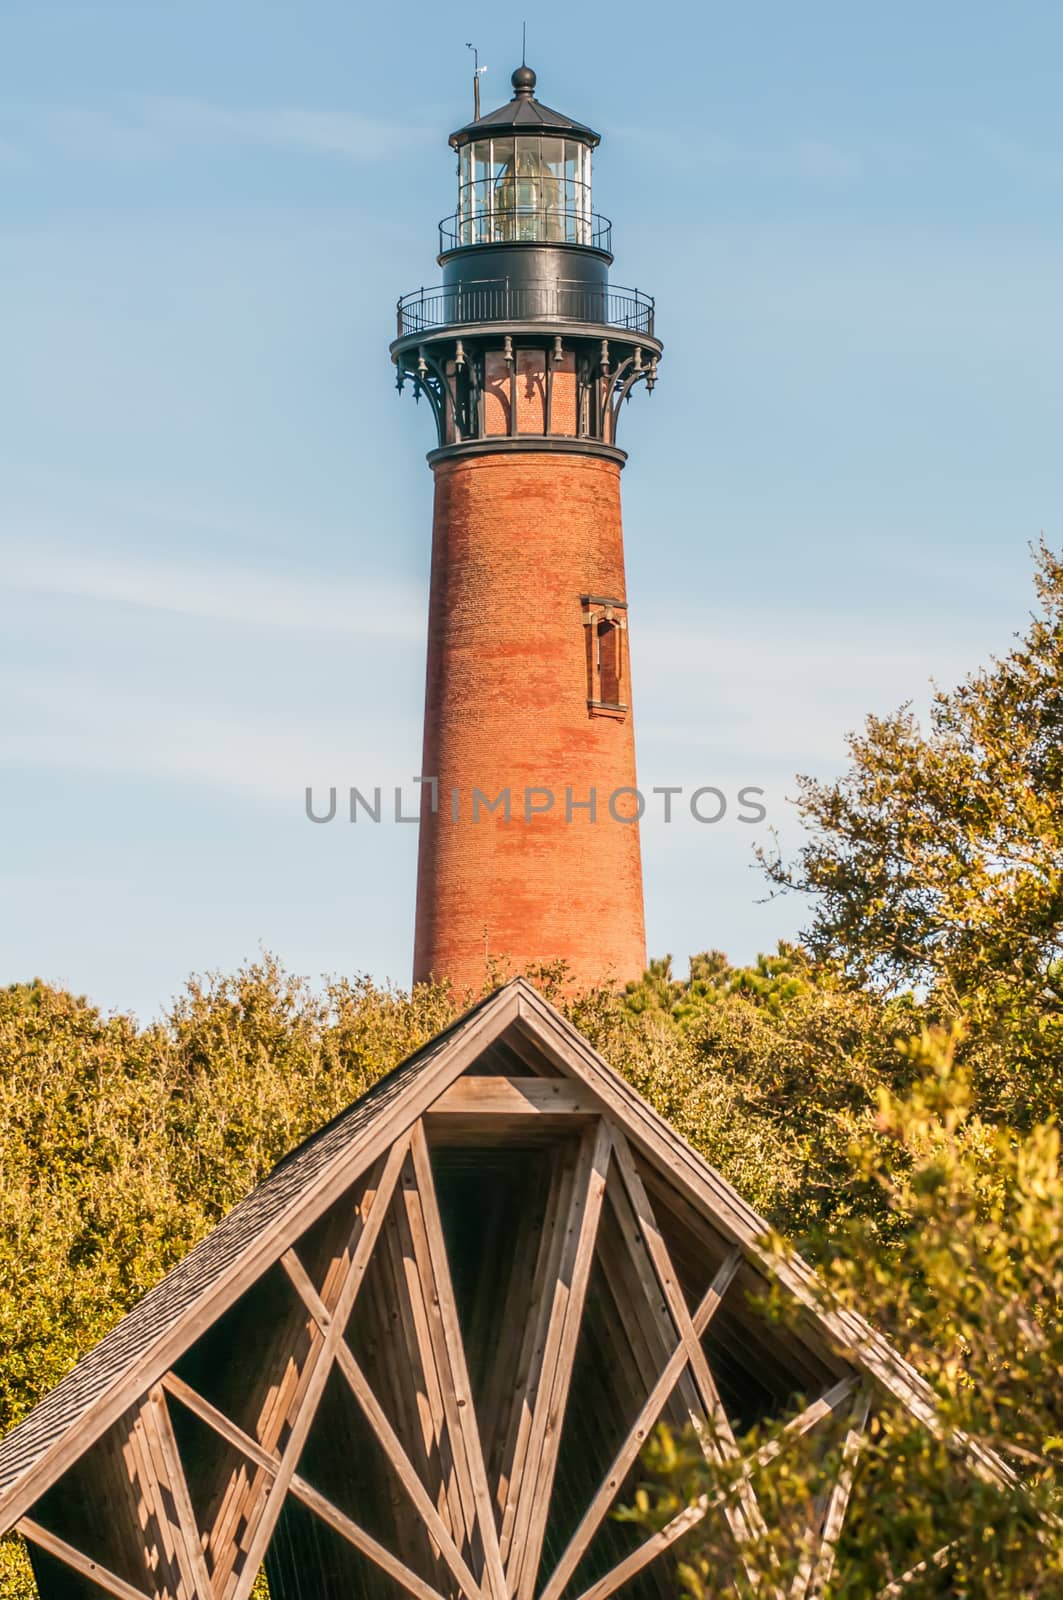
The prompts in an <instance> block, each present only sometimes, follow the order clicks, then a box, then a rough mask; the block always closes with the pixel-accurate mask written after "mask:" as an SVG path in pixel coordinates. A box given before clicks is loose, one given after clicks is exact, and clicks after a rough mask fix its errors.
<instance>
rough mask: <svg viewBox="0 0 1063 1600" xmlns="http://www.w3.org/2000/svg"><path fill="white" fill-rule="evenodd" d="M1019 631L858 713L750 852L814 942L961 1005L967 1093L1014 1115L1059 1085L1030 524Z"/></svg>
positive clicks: (1062, 616) (1055, 873) (1054, 824)
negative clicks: (806, 917) (1027, 603)
mask: <svg viewBox="0 0 1063 1600" xmlns="http://www.w3.org/2000/svg"><path fill="white" fill-rule="evenodd" d="M1035 583H1036V589H1037V596H1038V601H1039V606H1040V610H1039V613H1038V614H1037V615H1035V616H1034V617H1033V618H1032V619H1031V622H1030V626H1029V628H1028V631H1027V633H1026V635H1025V637H1024V638H1022V639H1020V640H1019V642H1018V643H1017V645H1016V647H1015V648H1014V649H1013V650H1012V651H1011V652H1010V653H1009V654H1008V655H1007V656H1006V657H1004V659H1002V660H999V661H996V660H994V661H992V662H991V663H990V665H989V667H987V668H986V669H985V670H983V671H980V672H977V673H975V674H974V675H973V676H972V677H970V678H968V679H967V680H966V682H965V683H963V684H961V685H960V687H959V688H957V689H955V690H952V691H951V692H939V693H938V694H936V696H935V698H934V702H933V707H932V711H931V717H930V729H929V732H928V733H926V734H924V733H923V731H922V730H921V728H920V726H919V724H918V722H917V720H916V718H915V717H914V716H913V714H912V713H911V711H910V709H909V708H907V707H902V709H901V710H899V711H897V712H895V713H894V714H893V715H892V716H886V717H881V718H879V717H871V718H869V719H868V721H867V724H866V727H865V729H864V731H863V733H861V734H859V735H857V736H856V737H854V738H852V739H851V740H850V755H851V757H852V760H851V764H850V767H849V770H848V771H847V772H846V773H845V775H844V776H843V777H841V778H840V779H838V780H836V781H833V782H823V781H819V780H816V779H813V778H809V777H805V778H802V779H801V780H800V791H799V800H798V806H799V810H800V813H801V815H802V818H803V820H804V822H805V824H806V826H807V828H808V830H809V834H810V837H809V839H808V842H807V843H806V845H805V846H804V848H803V849H802V850H801V851H800V853H799V856H798V858H797V860H796V862H794V863H787V862H784V861H783V860H782V859H781V858H779V857H778V856H776V857H774V858H773V859H770V860H768V861H767V863H766V865H767V866H768V870H769V872H770V875H771V877H772V879H773V880H774V883H775V884H776V886H777V887H778V888H779V889H780V890H783V891H786V890H791V891H792V890H796V891H798V892H800V893H803V894H806V895H809V896H811V898H812V901H813V913H812V921H811V924H810V926H809V928H808V930H807V934H806V941H807V944H808V946H809V949H810V951H811V953H812V955H813V957H814V958H816V959H817V960H822V961H825V962H828V963H830V964H832V965H834V966H835V967H836V968H837V969H838V970H840V971H841V972H843V973H845V974H846V975H847V976H849V977H850V978H851V979H853V980H854V981H855V982H857V983H861V984H869V985H872V986H875V987H879V988H881V989H883V990H886V991H896V990H903V989H908V990H911V989H919V990H921V991H924V992H925V994H926V999H927V1005H928V1009H929V1011H930V1012H931V1013H932V1014H933V1013H936V1014H937V1015H938V1016H939V1017H941V1018H943V1019H947V1018H950V1017H960V1016H962V1017H963V1018H965V1019H966V1022H967V1024H968V1028H969V1044H968V1046H967V1047H966V1048H967V1058H968V1060H969V1061H970V1063H971V1065H972V1070H973V1071H974V1073H975V1080H976V1083H977V1086H978V1091H979V1093H980V1095H981V1096H982V1097H983V1105H984V1108H985V1109H988V1107H989V1106H990V1105H994V1106H996V1107H997V1109H998V1110H999V1112H1000V1114H1001V1115H1002V1116H1004V1117H1005V1118H1009V1117H1010V1118H1012V1119H1014V1120H1015V1121H1016V1122H1018V1123H1019V1124H1020V1125H1022V1124H1028V1123H1030V1122H1032V1121H1034V1120H1036V1119H1037V1118H1038V1117H1044V1116H1047V1115H1049V1114H1050V1113H1051V1111H1052V1110H1053V1109H1054V1108H1055V1107H1056V1106H1058V1105H1059V1103H1060V1091H1061V1088H1063V560H1061V559H1060V557H1058V556H1056V555H1054V554H1053V553H1052V552H1051V551H1050V550H1049V549H1048V547H1047V546H1046V545H1045V544H1044V543H1043V542H1042V543H1041V545H1040V547H1039V549H1038V551H1037V558H1036V572H1035Z"/></svg>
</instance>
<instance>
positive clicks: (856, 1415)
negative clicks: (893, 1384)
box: [795, 1390, 870, 1600]
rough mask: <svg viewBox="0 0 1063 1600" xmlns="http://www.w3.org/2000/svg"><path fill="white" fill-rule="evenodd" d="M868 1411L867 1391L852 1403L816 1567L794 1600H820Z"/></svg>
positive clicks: (838, 1533) (842, 1521)
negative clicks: (804, 1587) (805, 1585)
mask: <svg viewBox="0 0 1063 1600" xmlns="http://www.w3.org/2000/svg"><path fill="white" fill-rule="evenodd" d="M869 1410H870V1400H869V1397H868V1394H867V1391H866V1390H863V1391H861V1392H860V1393H859V1394H858V1395H857V1396H856V1399H855V1400H854V1401H853V1408H852V1412H851V1415H850V1418H849V1427H848V1429H847V1430H846V1434H845V1443H844V1445H843V1446H842V1460H841V1466H840V1468H839V1471H838V1476H837V1479H836V1480H835V1483H834V1486H833V1488H832V1489H831V1493H830V1499H829V1500H828V1501H827V1514H826V1516H825V1518H824V1520H823V1532H822V1533H821V1535H820V1541H819V1553H818V1555H817V1557H816V1564H815V1567H814V1568H813V1571H812V1574H811V1579H810V1582H809V1583H808V1585H807V1587H806V1589H805V1590H804V1591H803V1592H800V1591H799V1592H797V1593H796V1594H795V1600H822V1596H823V1593H824V1591H825V1590H826V1587H827V1584H828V1583H829V1582H830V1578H831V1573H832V1572H833V1571H834V1562H835V1558H836V1556H837V1551H838V1539H839V1537H840V1535H841V1531H842V1524H843V1523H844V1521H845V1513H846V1510H847V1508H848V1505H849V1496H850V1494H851V1493H852V1488H853V1477H854V1475H855V1472H856V1458H857V1456H858V1455H859V1454H860V1450H861V1447H862V1446H863V1442H864V1430H865V1428H866V1427H867V1417H868V1412H869Z"/></svg>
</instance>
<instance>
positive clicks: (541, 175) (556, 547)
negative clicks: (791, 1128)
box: [391, 66, 661, 986]
mask: <svg viewBox="0 0 1063 1600" xmlns="http://www.w3.org/2000/svg"><path fill="white" fill-rule="evenodd" d="M512 81H513V89H514V95H513V99H512V100H511V101H510V102H509V103H508V104H507V105H504V106H501V107H500V108H499V109H498V110H497V111H492V112H490V113H489V114H488V115H487V116H484V117H481V118H478V120H476V121H475V122H472V123H469V124H468V125H467V126H466V127H464V128H461V129H459V130H458V132H457V133H454V134H451V137H450V143H451V145H452V147H453V148H454V149H455V150H456V151H457V153H458V209H457V212H456V213H455V215H454V216H453V217H450V218H448V219H447V220H446V221H445V222H443V223H442V224H441V225H440V255H439V262H440V265H441V267H442V268H443V284H442V286H441V287H440V288H438V289H432V290H424V289H422V290H418V291H416V292H415V293H413V294H409V295H404V296H403V298H402V299H401V300H400V302H399V307H398V338H397V339H396V340H395V342H394V344H393V345H392V346H391V353H392V357H393V359H394V361H395V364H396V366H397V368H398V386H399V388H400V390H401V389H402V388H403V386H404V384H405V383H406V382H407V381H409V382H412V384H413V386H414V392H415V394H416V396H417V398H418V399H419V398H420V397H421V396H422V395H423V396H425V398H426V399H427V400H428V402H429V405H430V408H431V410H432V412H433V415H434V418H435V423H436V429H437V444H436V448H434V449H433V450H431V451H430V452H429V456H428V461H429V464H430V466H431V468H432V471H433V474H434V476H435V517H434V527H433V540H432V578H431V600H430V609H429V625H428V669H427V690H426V697H425V724H424V755H423V765H422V767H421V773H422V776H423V778H424V779H425V780H434V781H425V782H424V784H423V787H422V810H421V832H420V851H419V859H418V882H417V928H416V939H415V954H414V978H415V979H418V980H419V979H424V978H429V977H433V976H434V977H436V978H450V979H451V980H452V981H453V982H454V983H455V984H457V985H458V986H464V985H465V984H469V985H472V986H478V985H479V984H480V983H482V981H483V979H484V976H485V973H486V970H487V963H488V962H489V961H491V960H493V959H494V960H498V961H500V962H502V963H504V965H505V966H506V967H508V968H509V969H510V970H519V969H521V968H524V967H526V966H528V965H531V964H535V963H539V962H545V961H553V960H556V959H563V960H565V961H566V962H567V963H568V965H569V967H570V968H571V971H572V975H573V979H574V981H575V982H576V983H577V984H581V985H582V984H590V983H594V982H599V981H606V982H622V981H624V980H626V979H629V978H634V977H637V976H639V975H640V974H641V972H642V970H643V967H644V965H645V955H646V951H645V932H644V924H643V908H642V869H641V859H640V851H639V829H638V814H639V811H640V809H641V806H640V800H639V796H638V792H637V789H636V777H635V742H634V731H633V726H632V713H631V676H630V670H629V653H628V607H627V592H626V588H625V583H624V552H623V534H622V527H621V515H620V472H621V468H622V467H623V464H624V461H625V460H626V456H625V453H624V451H623V450H621V449H620V448H619V447H618V445H617V442H616V435H617V418H618V415H619V412H620V409H621V406H622V405H623V402H624V400H625V399H626V398H627V396H628V395H629V394H630V392H631V390H632V388H633V387H634V385H635V384H636V383H638V382H639V381H640V380H645V382H646V385H647V388H650V389H652V387H653V385H654V383H655V381H656V376H657V360H658V357H659V355H660V353H661V346H660V343H659V341H658V340H657V339H656V338H655V337H654V331H653V301H652V300H651V299H649V297H648V296H646V295H643V294H640V293H639V292H638V291H634V290H630V289H620V288H617V287H615V286H614V285H612V284H610V282H609V277H608V273H609V267H610V265H611V263H612V260H613V257H612V252H611V248H610V244H611V239H610V232H611V230H610V224H609V223H608V222H607V221H606V220H605V219H604V218H603V217H600V216H598V215H596V214H595V212H594V211H593V209H592V206H591V152H592V151H593V150H594V148H595V147H596V145H597V144H598V143H599V137H598V135H597V134H596V133H594V132H593V131H592V130H591V129H590V128H587V127H584V126H583V124H582V123H579V122H575V121H573V120H572V118H570V117H566V116H562V115H561V114H560V113H558V112H556V111H551V110H550V109H549V107H548V106H544V105H542V104H540V102H539V101H538V99H536V96H535V82H536V79H535V73H534V72H532V70H531V68H530V67H525V66H522V67H519V68H518V69H517V71H516V72H515V73H514V74H513V80H512Z"/></svg>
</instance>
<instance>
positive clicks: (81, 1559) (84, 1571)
mask: <svg viewBox="0 0 1063 1600" xmlns="http://www.w3.org/2000/svg"><path fill="white" fill-rule="evenodd" d="M15 1531H16V1533H21V1535H22V1537H23V1538H24V1539H29V1540H30V1541H31V1542H32V1543H33V1544H35V1545H37V1547H38V1548H39V1549H41V1550H46V1551H47V1552H48V1554H49V1555H50V1556H54V1557H55V1559H56V1560H57V1561H62V1562H64V1563H65V1565H66V1566H68V1567H71V1568H72V1569H73V1570H74V1571H75V1572H78V1573H80V1574H81V1576H82V1577H83V1578H87V1579H88V1580H89V1582H90V1583H95V1584H98V1585H99V1587H100V1588H101V1589H106V1590H107V1593H108V1594H112V1595H114V1596H115V1600H153V1597H152V1596H150V1595H147V1594H145V1593H144V1590H143V1589H137V1588H136V1587H135V1586H134V1585H133V1584H131V1583H127V1582H126V1581H125V1579H124V1578H120V1577H119V1576H118V1574H117V1573H115V1572H111V1571H110V1570H109V1569H108V1568H107V1567H104V1566H101V1565H100V1563H99V1562H98V1561H92V1560H90V1558H89V1557H88V1556H86V1555H84V1554H82V1552H81V1551H80V1550H77V1549H75V1548H74V1546H73V1545H72V1544H67V1542H66V1540H65V1539H60V1538H59V1537H58V1535H57V1534H54V1533H49V1532H48V1529H47V1528H42V1527H41V1525H40V1523H39V1522H34V1521H33V1520H32V1519H31V1518H30V1517H23V1518H22V1519H21V1520H20V1521H19V1522H18V1523H17V1524H16V1527H15Z"/></svg>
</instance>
